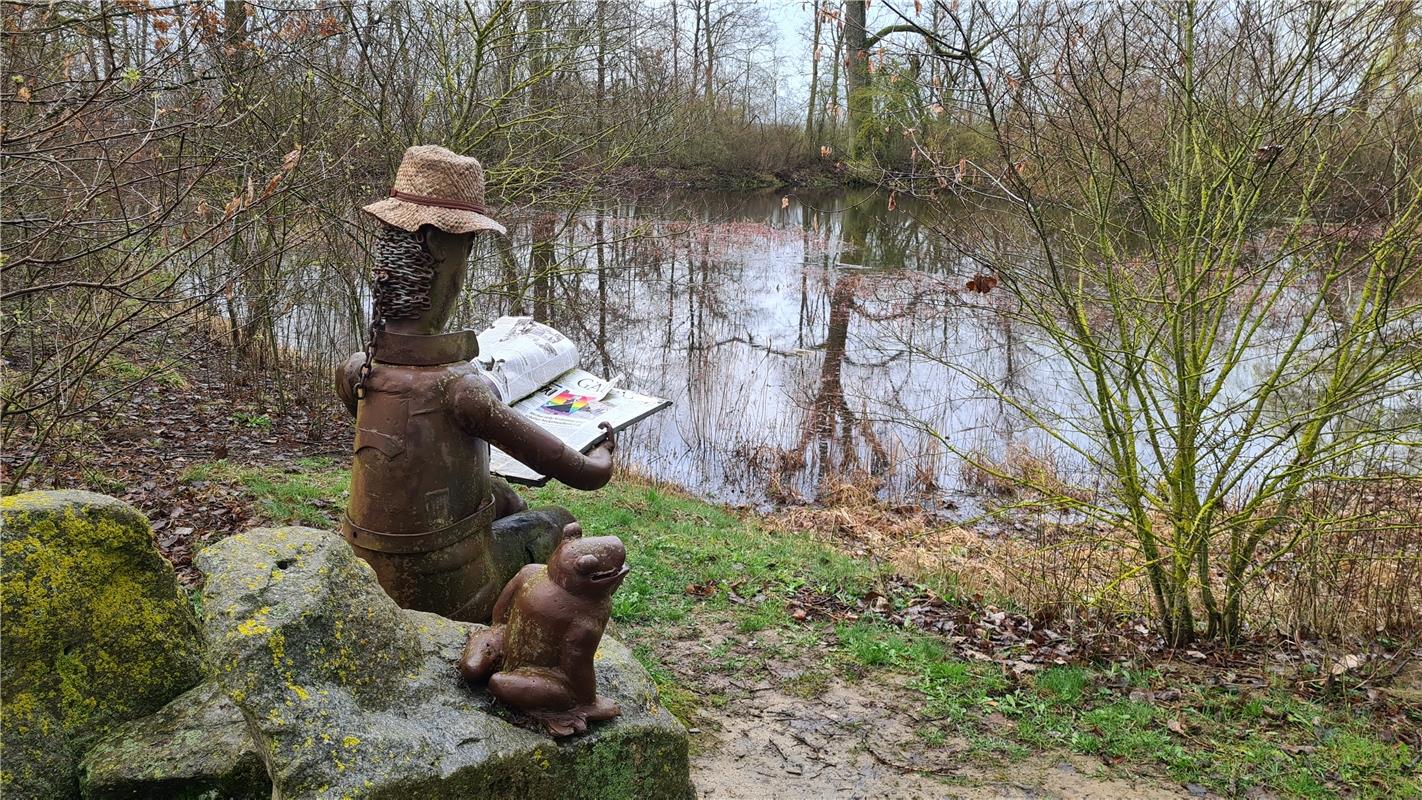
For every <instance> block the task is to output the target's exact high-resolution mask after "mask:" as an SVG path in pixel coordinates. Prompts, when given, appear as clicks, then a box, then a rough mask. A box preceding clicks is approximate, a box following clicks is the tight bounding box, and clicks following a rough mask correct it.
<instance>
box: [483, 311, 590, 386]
mask: <svg viewBox="0 0 1422 800" xmlns="http://www.w3.org/2000/svg"><path fill="white" fill-rule="evenodd" d="M475 360H476V361H477V362H478V363H479V365H480V366H482V367H483V368H484V369H485V370H486V371H487V372H488V374H489V377H490V378H491V379H492V380H493V381H494V383H495V384H496V385H497V386H498V387H499V391H500V392H501V393H502V394H503V400H504V402H505V403H508V404H509V405H514V404H516V403H517V402H518V401H520V400H522V399H524V398H525V397H528V396H529V395H531V394H533V393H534V392H536V391H538V390H539V388H540V387H543V386H545V385H547V384H548V383H549V382H550V381H552V380H554V379H556V378H557V377H558V376H559V375H562V374H563V373H565V372H567V371H568V370H570V369H572V368H573V367H576V366H577V365H578V348H577V345H575V344H573V342H572V340H570V339H569V338H568V337H566V336H564V335H563V334H561V333H559V332H558V331H556V330H554V329H553V328H550V327H548V326H547V325H544V324H543V323H541V322H535V321H534V320H533V318H532V317H499V318H498V319H497V320H494V324H493V325H492V326H490V328H489V329H488V330H486V331H484V332H483V333H481V334H479V355H478V356H477V357H476V358H475Z"/></svg>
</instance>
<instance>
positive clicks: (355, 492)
mask: <svg viewBox="0 0 1422 800" xmlns="http://www.w3.org/2000/svg"><path fill="white" fill-rule="evenodd" d="M471 340H473V334H472V333H471V332H469V331H461V332H459V333H457V334H445V335H443V336H431V337H428V341H425V342H419V341H411V342H409V343H408V346H406V347H403V348H399V351H397V352H390V351H392V350H396V348H391V347H387V348H385V352H382V354H381V360H380V361H379V362H378V364H379V368H377V369H373V370H372V371H371V374H370V377H369V378H368V379H367V381H366V391H365V398H364V399H363V400H362V401H361V402H360V403H359V407H358V409H357V412H356V435H355V459H354V464H353V465H352V468H351V505H350V508H349V509H348V510H347V512H346V518H345V520H344V522H343V525H342V527H341V532H342V533H343V534H344V535H345V537H346V539H347V541H349V542H350V543H351V545H352V546H353V547H354V548H355V549H356V553H357V554H358V555H359V556H360V557H361V558H364V559H365V560H366V561H367V562H369V563H370V565H371V566H372V567H374V568H375V572H376V575H377V576H379V578H380V582H381V585H382V586H384V587H385V590H386V591H387V592H389V593H390V595H391V597H393V598H394V599H395V601H396V602H397V603H399V604H400V605H401V606H404V607H407V608H417V609H420V610H425V611H433V612H435V613H437V614H443V615H445V616H450V617H456V618H459V617H467V618H479V617H482V616H484V615H485V614H487V612H488V610H489V608H490V607H491V606H492V604H493V597H492V596H491V595H492V593H493V592H494V591H496V589H494V588H492V587H496V586H497V585H498V581H499V579H500V578H501V577H503V576H502V575H499V574H497V571H496V570H495V565H494V563H493V558H492V554H491V552H490V547H489V545H490V536H489V533H490V531H491V530H492V527H493V521H494V517H495V507H494V497H493V493H492V492H491V491H490V480H489V445H488V443H487V442H486V441H484V440H483V439H480V438H477V437H476V436H473V435H471V433H470V432H469V431H467V430H465V429H463V428H462V427H461V426H460V425H459V423H458V421H457V418H456V416H455V414H454V413H452V409H451V408H450V407H449V403H448V398H447V396H446V388H447V387H448V386H449V385H450V384H451V383H453V382H456V381H459V380H462V379H468V378H473V379H476V380H477V379H479V378H478V375H477V372H478V368H477V367H475V366H473V365H472V364H470V363H469V359H470V358H472V357H473V354H474V351H475V350H476V347H477V346H476V347H470V346H469V344H468V342H469V341H471ZM402 362H416V363H402ZM420 362H434V363H420ZM347 374H349V370H347Z"/></svg>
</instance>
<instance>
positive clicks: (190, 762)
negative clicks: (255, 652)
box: [79, 681, 272, 800]
mask: <svg viewBox="0 0 1422 800" xmlns="http://www.w3.org/2000/svg"><path fill="white" fill-rule="evenodd" d="M79 773H80V784H81V786H82V788H83V794H84V797H85V798H88V799H89V800H121V799H122V800H129V799H131V800H195V799H196V798H200V797H202V798H210V800H266V798H270V797H271V796H272V782H271V779H270V778H268V777H267V765H266V763H265V762H263V761H262V756H261V754H260V753H258V752H257V748H256V745H255V744H253V742H252V737H251V734H249V733H248V732H247V721H246V720H245V719H243V717H242V712H241V711H238V710H237V706H235V705H233V703H232V700H231V699H230V698H228V697H227V694H226V692H224V691H223V690H222V687H221V686H220V685H219V684H218V683H217V682H216V681H209V682H207V683H203V684H200V685H199V686H198V687H197V688H195V689H191V690H189V691H188V692H186V693H184V694H182V695H179V696H178V697H177V698H176V699H175V700H173V701H172V702H171V703H169V704H168V705H166V706H164V707H163V709H162V710H161V711H159V712H158V713H157V714H154V715H152V716H149V717H144V718H142V719H137V720H133V721H132V722H125V723H124V724H122V725H120V726H119V727H118V728H117V729H116V730H114V732H113V733H111V734H109V735H108V736H107V737H105V738H104V739H102V740H101V741H100V742H99V743H98V744H96V745H95V746H94V747H93V748H92V749H90V750H89V752H88V753H87V754H85V756H84V760H83V762H82V763H81V765H80V770H79Z"/></svg>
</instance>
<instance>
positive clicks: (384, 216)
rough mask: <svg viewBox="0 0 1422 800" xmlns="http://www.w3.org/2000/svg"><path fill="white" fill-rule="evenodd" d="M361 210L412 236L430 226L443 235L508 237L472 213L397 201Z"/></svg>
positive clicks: (500, 227) (391, 199)
mask: <svg viewBox="0 0 1422 800" xmlns="http://www.w3.org/2000/svg"><path fill="white" fill-rule="evenodd" d="M361 210H362V211H364V212H366V213H367V214H370V215H371V216H373V217H375V218H376V219H378V220H380V221H381V222H384V223H385V224H386V225H393V226H395V227H396V228H399V229H400V230H403V231H411V232H414V231H417V230H419V228H420V226H421V225H433V226H435V227H436V228H439V229H440V230H442V231H444V232H445V233H473V232H474V231H498V232H499V233H505V234H506V233H508V231H507V230H505V229H504V226H503V225H500V224H499V223H497V222H495V221H494V220H492V219H490V218H488V217H486V216H484V215H483V214H480V213H478V212H475V211H463V210H460V209H457V208H441V207H439V206H425V205H420V204H419V203H407V202H405V201H404V200H401V199H399V198H397V197H387V198H385V199H384V200H377V201H376V202H374V203H371V204H370V205H368V206H365V207H364V208H362V209H361Z"/></svg>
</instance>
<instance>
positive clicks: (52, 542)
mask: <svg viewBox="0 0 1422 800" xmlns="http://www.w3.org/2000/svg"><path fill="white" fill-rule="evenodd" d="M0 525H2V526H3V527H0V548H3V567H0V595H2V596H0V638H3V640H4V651H5V652H4V661H3V666H0V684H3V713H0V728H2V729H3V745H4V750H3V754H0V764H3V767H0V794H3V795H4V796H5V797H6V798H12V797H13V798H31V797H34V798H48V797H72V796H74V795H75V794H77V793H78V776H77V764H78V760H79V757H80V756H81V755H82V754H83V752H84V750H85V749H86V748H87V746H88V745H89V744H90V743H91V742H92V741H94V740H95V739H96V738H98V737H99V736H102V735H104V734H106V733H108V732H109V731H110V730H112V729H113V728H114V727H115V726H116V725H118V724H119V723H122V722H124V721H126V720H130V719H134V718H137V717H141V716H144V715H147V714H151V713H153V712H154V711H156V710H158V709H159V708H162V707H163V706H164V705H165V704H166V703H167V702H168V701H169V700H171V699H173V698H174V697H176V696H177V695H179V694H182V693H183V692H184V691H186V690H187V689H189V688H191V687H192V686H194V685H196V684H197V683H198V682H199V681H200V680H201V679H202V677H203V669H202V652H203V649H202V640H201V637H200V634H199V633H198V630H197V627H196V624H195V621H194V619H193V616H192V612H191V609H190V607H189V604H188V601H187V598H186V597H185V596H184V595H183V594H182V592H181V591H179V589H178V584H177V580H176V579H175V577H174V574H173V569H172V567H171V566H170V565H169V564H168V562H167V561H165V560H164V559H163V557H162V556H161V555H160V554H159V553H158V551H157V549H156V548H155V547H154V546H153V543H152V533H151V531H150V529H149V526H148V520H146V519H145V518H144V517H143V515H142V514H140V513H138V512H137V511H136V510H134V508H133V507H132V506H129V505H128V504H127V503H124V502H122V501H120V500H116V499H114V498H112V497H105V496H103V495H99V494H92V493H89V492H76V491H64V492H28V493H26V494H20V495H14V496H11V497H5V498H0Z"/></svg>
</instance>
